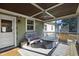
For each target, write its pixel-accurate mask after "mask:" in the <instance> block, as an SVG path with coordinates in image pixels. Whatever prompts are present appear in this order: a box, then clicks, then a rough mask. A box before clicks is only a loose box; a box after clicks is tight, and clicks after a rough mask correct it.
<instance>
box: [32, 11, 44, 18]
mask: <svg viewBox="0 0 79 59" xmlns="http://www.w3.org/2000/svg"><path fill="white" fill-rule="evenodd" d="M42 12H43V11H41V12H38V13H36V14H34V15H32V16H31V17H34V16H36V15H39V14H41V13H42Z"/></svg>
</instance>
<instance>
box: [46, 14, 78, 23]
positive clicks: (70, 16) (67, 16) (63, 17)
mask: <svg viewBox="0 0 79 59" xmlns="http://www.w3.org/2000/svg"><path fill="white" fill-rule="evenodd" d="M76 16H78V15H77V14H71V15H66V16H62V17H58V18H56V19H50V20H46V21H45V22H50V21H53V20H58V19H62V20H63V19H65V18H72V17H76Z"/></svg>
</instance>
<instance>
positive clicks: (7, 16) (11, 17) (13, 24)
mask: <svg viewBox="0 0 79 59" xmlns="http://www.w3.org/2000/svg"><path fill="white" fill-rule="evenodd" d="M1 19H6V20H11V21H12V29H13V31H12V33H13V40H14V41H13V42H14V45H15V47H16V46H17V35H16V17H14V16H10V15H5V14H0V23H1ZM0 26H1V25H0ZM6 33H9V32H6Z"/></svg>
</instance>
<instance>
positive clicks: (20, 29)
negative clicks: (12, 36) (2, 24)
mask: <svg viewBox="0 0 79 59" xmlns="http://www.w3.org/2000/svg"><path fill="white" fill-rule="evenodd" d="M17 20H19V21H17V33H16V34H17V44H19V42H20V41H21V40H22V39H23V35H24V33H25V32H26V23H25V22H26V19H25V18H23V17H17Z"/></svg>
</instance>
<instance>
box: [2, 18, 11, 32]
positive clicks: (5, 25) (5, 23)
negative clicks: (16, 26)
mask: <svg viewBox="0 0 79 59" xmlns="http://www.w3.org/2000/svg"><path fill="white" fill-rule="evenodd" d="M1 32H12V21H10V20H3V19H2V20H1Z"/></svg>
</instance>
